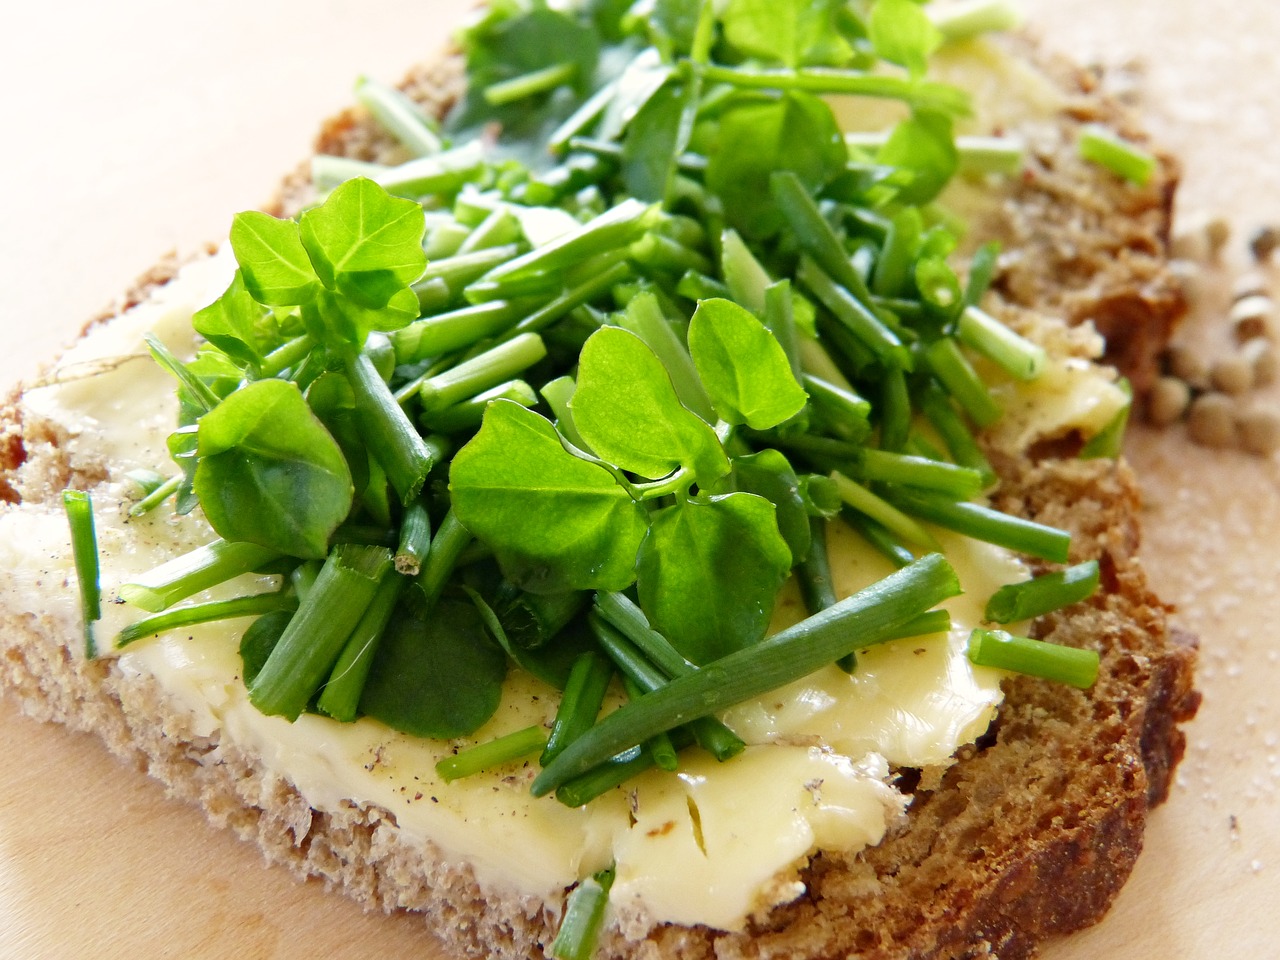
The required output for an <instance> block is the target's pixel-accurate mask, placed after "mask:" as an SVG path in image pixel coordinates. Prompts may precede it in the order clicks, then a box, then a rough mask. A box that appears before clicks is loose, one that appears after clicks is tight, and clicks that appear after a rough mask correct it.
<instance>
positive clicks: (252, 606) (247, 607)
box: [115, 593, 298, 648]
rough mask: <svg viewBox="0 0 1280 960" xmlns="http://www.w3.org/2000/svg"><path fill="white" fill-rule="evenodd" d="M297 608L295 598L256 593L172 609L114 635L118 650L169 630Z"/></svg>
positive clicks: (280, 594)
mask: <svg viewBox="0 0 1280 960" xmlns="http://www.w3.org/2000/svg"><path fill="white" fill-rule="evenodd" d="M297 606H298V599H297V597H296V596H291V595H289V594H287V593H257V594H253V595H252V596H248V597H233V598H232V599H230V600H213V601H210V602H209V603H193V604H189V605H188V606H185V607H174V608H173V609H171V610H166V611H165V612H164V613H158V614H156V615H155V616H152V617H144V618H143V619H141V620H138V621H135V622H134V623H131V624H129V626H127V627H125V628H124V629H123V630H121V631H120V632H119V633H118V634H116V640H115V645H116V647H117V648H121V647H127V646H128V645H129V644H131V643H135V642H136V641H138V640H141V639H143V638H144V637H154V636H156V635H157V634H161V633H164V632H165V631H168V630H180V629H185V628H186V627H194V626H196V625H197V624H201V623H214V622H217V621H219V620H233V619H235V618H237V617H258V616H262V615H263V614H265V613H274V612H275V611H277V610H286V611H287V610H294V609H296V608H297Z"/></svg>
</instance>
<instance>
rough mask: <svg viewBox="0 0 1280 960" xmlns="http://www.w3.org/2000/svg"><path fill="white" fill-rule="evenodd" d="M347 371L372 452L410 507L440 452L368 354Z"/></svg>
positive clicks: (357, 358) (352, 360) (351, 362)
mask: <svg viewBox="0 0 1280 960" xmlns="http://www.w3.org/2000/svg"><path fill="white" fill-rule="evenodd" d="M346 369H347V380H348V381H349V382H350V383H351V389H352V391H353V392H354V393H355V402H356V419H357V421H358V423H359V424H360V430H361V433H363V434H364V435H365V438H366V442H367V446H368V449H369V450H370V451H371V452H372V453H373V455H374V456H375V457H377V459H378V462H379V463H380V464H381V465H382V468H383V469H384V470H385V471H386V473H387V479H388V480H390V481H391V485H392V486H393V487H395V489H396V493H398V494H399V495H400V501H401V503H405V504H407V503H410V502H411V501H412V500H413V499H414V498H415V497H417V495H418V493H419V492H420V491H421V490H422V485H423V484H424V483H426V480H427V474H428V473H430V472H431V469H432V467H434V466H435V465H436V460H437V456H436V454H437V451H436V450H433V449H432V447H431V446H429V445H428V444H427V443H426V441H424V440H423V438H422V435H421V434H420V433H418V431H417V429H416V428H415V427H414V425H413V421H411V420H410V419H409V418H408V416H407V415H406V414H405V412H404V410H403V409H401V407H400V404H398V403H397V402H396V398H395V397H394V396H393V395H392V393H391V388H390V387H388V386H387V383H386V381H385V380H383V379H382V376H381V375H380V374H379V373H378V371H377V368H376V367H374V365H373V361H372V360H371V359H370V358H369V355H368V354H367V353H359V354H356V355H355V356H353V357H351V358H350V359H349V360H348V361H347V365H346Z"/></svg>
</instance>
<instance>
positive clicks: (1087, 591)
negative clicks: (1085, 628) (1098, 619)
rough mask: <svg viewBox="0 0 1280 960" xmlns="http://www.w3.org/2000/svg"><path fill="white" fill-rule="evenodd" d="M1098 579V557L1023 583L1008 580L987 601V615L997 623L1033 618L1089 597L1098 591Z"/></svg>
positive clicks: (987, 617)
mask: <svg viewBox="0 0 1280 960" xmlns="http://www.w3.org/2000/svg"><path fill="white" fill-rule="evenodd" d="M1098 582H1099V574H1098V561H1097V560H1088V561H1086V562H1084V563H1079V564H1076V565H1075V566H1074V567H1068V568H1067V569H1065V570H1057V571H1055V572H1053V573H1045V574H1041V575H1040V576H1038V577H1033V578H1032V579H1030V580H1024V581H1023V582H1021V583H1010V584H1006V585H1005V586H1003V587H1001V588H1000V589H999V590H997V591H996V592H995V593H994V594H992V596H991V599H990V600H988V601H987V609H986V613H985V614H984V617H985V618H986V619H987V620H991V621H993V622H995V623H1016V622H1017V621H1019V620H1032V619H1034V618H1035V617H1038V616H1041V615H1042V614H1046V613H1052V612H1053V611H1054V610H1061V609H1062V608H1063V607H1069V606H1071V604H1073V603H1079V602H1080V601H1082V600H1087V599H1089V598H1090V597H1091V596H1093V594H1094V593H1095V592H1096V591H1097V589H1098Z"/></svg>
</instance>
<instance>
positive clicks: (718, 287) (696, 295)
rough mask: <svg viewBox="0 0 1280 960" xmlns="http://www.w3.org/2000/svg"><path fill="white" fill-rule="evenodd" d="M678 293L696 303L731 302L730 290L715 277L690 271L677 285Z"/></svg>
mask: <svg viewBox="0 0 1280 960" xmlns="http://www.w3.org/2000/svg"><path fill="white" fill-rule="evenodd" d="M676 293H678V294H679V295H680V296H682V297H684V298H685V299H686V300H692V301H694V302H695V303H696V302H697V301H699V300H716V299H720V300H729V299H732V295H731V294H730V293H729V288H728V287H727V286H725V285H724V284H723V283H721V282H720V281H719V280H717V279H715V278H714V277H708V276H707V275H706V274H702V273H698V272H697V271H695V270H690V271H688V272H687V273H685V275H684V276H682V277H681V278H680V282H679V283H677V284H676Z"/></svg>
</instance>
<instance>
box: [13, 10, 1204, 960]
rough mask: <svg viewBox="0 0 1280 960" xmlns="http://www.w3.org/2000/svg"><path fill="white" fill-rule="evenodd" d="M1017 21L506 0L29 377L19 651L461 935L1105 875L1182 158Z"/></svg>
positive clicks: (897, 945) (759, 932)
mask: <svg viewBox="0 0 1280 960" xmlns="http://www.w3.org/2000/svg"><path fill="white" fill-rule="evenodd" d="M1009 25H1010V24H1009V18H1008V10H1007V9H1006V7H1005V6H1003V5H1002V4H990V3H977V4H973V3H966V4H954V5H951V6H943V5H938V6H937V8H936V9H935V8H934V7H933V6H925V5H919V4H916V3H914V2H911V0H875V2H869V3H844V2H831V3H817V4H814V3H809V2H794V3H792V2H785V3H782V2H772V0H771V2H760V0H729V2H727V3H717V4H711V3H699V2H694V0H652V2H649V0H642V2H640V3H636V4H631V3H627V2H608V0H598V2H594V3H585V4H582V5H578V6H570V7H568V8H563V5H555V6H552V5H548V4H544V3H541V2H537V0H529V2H515V0H509V2H499V3H495V4H493V5H492V6H491V7H490V8H489V9H488V10H487V11H485V12H483V13H482V14H480V15H479V17H478V19H477V20H476V22H475V24H474V25H473V26H472V27H471V28H470V29H469V30H468V31H467V32H466V34H465V35H464V37H463V38H462V46H463V50H462V51H461V53H459V54H457V55H451V56H449V57H447V58H445V59H443V60H441V61H438V62H436V63H433V64H431V65H430V66H428V67H425V68H423V69H422V70H420V71H419V72H416V73H414V74H413V75H412V76H411V77H410V78H409V79H408V80H407V81H406V83H405V84H404V86H403V88H402V89H390V88H384V87H381V86H379V85H378V84H376V83H372V82H368V81H364V82H362V83H361V84H360V85H359V86H358V88H357V92H358V96H359V99H360V101H361V106H360V107H359V108H356V109H353V110H352V111H351V112H349V113H347V114H345V115H343V116H341V117H338V118H336V119H334V120H333V121H331V122H330V123H329V124H328V125H327V126H326V127H325V129H324V131H323V133H322V136H321V139H320V143H319V147H318V152H317V155H316V157H315V158H314V160H313V162H312V163H311V164H310V166H309V167H308V169H307V171H306V172H305V174H299V175H295V176H294V177H291V178H290V179H289V180H288V181H287V182H286V184H285V186H284V189H283V190H282V192H281V199H280V200H279V202H278V205H277V206H276V208H275V209H273V210H272V211H271V212H270V213H265V212H250V213H242V214H240V215H238V216H237V217H236V218H235V219H234V221H233V223H232V225H231V228H230V235H229V241H228V242H227V243H226V244H224V245H223V247H222V249H221V250H220V251H219V252H218V253H217V254H216V255H211V256H209V257H207V258H203V259H200V260H197V261H194V262H191V263H187V264H185V265H183V266H182V267H181V269H180V270H179V269H176V268H175V269H166V270H164V271H161V272H158V273H157V274H155V275H153V276H152V277H151V278H149V281H148V283H147V284H146V286H145V288H144V289H143V290H141V291H140V292H139V294H138V296H137V297H136V298H135V302H134V303H133V304H132V305H131V306H130V308H129V309H128V310H126V311H124V312H122V313H121V314H120V315H119V316H116V317H114V318H112V319H110V320H109V321H106V322H104V323H98V324H95V325H93V326H91V327H90V329H88V330H87V331H86V333H85V336H84V337H83V338H82V339H81V340H80V342H79V343H77V345H76V346H75V347H73V348H72V349H71V350H70V351H68V352H67V353H66V354H65V355H64V356H63V357H62V358H61V359H60V360H59V361H58V363H57V364H56V365H55V366H54V367H52V368H51V369H50V370H49V371H48V373H47V375H46V376H45V377H44V378H43V379H42V380H41V381H40V382H38V383H36V384H32V385H29V386H27V387H26V389H24V390H23V391H22V392H20V393H18V394H15V396H14V397H13V399H12V400H11V402H10V404H9V406H8V407H7V409H6V410H5V413H4V418H5V419H4V431H5V432H4V444H3V448H2V449H3V457H4V463H3V466H4V470H5V472H4V475H3V484H4V491H5V494H6V497H7V499H8V500H9V501H10V502H9V504H8V505H7V506H6V507H5V508H4V510H3V512H0V543H2V544H3V548H2V549H3V550H4V551H6V556H5V558H4V563H3V564H2V565H0V569H2V572H0V598H2V599H0V609H2V610H3V617H4V626H3V634H2V639H0V644H2V645H3V650H4V653H5V659H4V664H5V674H4V679H5V682H6V685H7V686H9V687H10V688H11V689H12V690H13V691H14V692H15V693H16V695H17V696H18V697H20V698H21V700H22V702H23V704H24V706H25V707H26V708H27V709H28V710H30V711H31V712H33V713H35V714H37V715H40V716H46V717H52V718H56V719H58V720H61V721H63V722H65V723H68V724H70V725H72V726H76V727H81V728H85V729H91V730H94V731H95V732H97V733H99V734H100V735H101V736H102V737H103V738H104V739H105V740H106V741H107V743H108V744H109V745H110V746H111V747H112V749H114V750H116V751H117V752H119V753H122V754H125V755H130V756H135V757H137V756H140V757H143V758H145V762H146V763H147V764H148V766H149V769H150V770H151V771H152V772H153V773H154V774H155V775H157V776H158V777H160V778H161V779H163V780H164V781H165V782H166V783H168V784H169V785H170V787H171V789H173V790H174V791H175V792H176V793H178V794H179V795H182V796H186V797H190V798H192V799H194V800H197V801H198V802H199V803H201V804H202V805H203V806H204V807H205V809H206V810H207V811H208V812H209V814H210V816H211V818H212V819H214V820H215V821H218V822H221V823H225V824H228V825H231V826H232V827H233V828H234V829H236V830H237V831H238V832H240V833H241V834H242V835H245V836H248V837H252V838H253V839H255V840H256V841H257V842H258V843H259V844H260V845H261V846H262V848H263V849H264V851H266V853H267V854H268V856H269V857H271V858H272V859H274V860H277V861H280V862H283V863H286V864H289V865H291V866H293V867H294V868H295V869H297V870H298V871H300V872H303V873H307V874H313V875H318V876H321V877H324V878H326V879H327V880H329V881H332V882H333V883H335V884H336V885H338V886H341V887H342V888H343V889H344V890H345V891H346V892H347V893H348V894H349V895H351V896H353V897H355V898H357V899H358V900H359V901H361V902H362V903H364V904H366V905H368V906H370V907H376V908H381V909H387V910H392V909H408V910H413V911H419V912H421V913H423V914H424V915H426V917H427V918H428V919H429V920H430V925H431V928H432V929H433V930H434V931H435V933H436V934H438V935H440V936H441V937H443V938H444V940H445V941H446V943H447V944H448V946H449V947H450V948H451V949H454V950H457V951H459V952H460V953H465V954H469V955H476V956H504V957H526V956H541V955H554V956H559V957H585V956H589V955H591V954H592V953H593V951H594V952H596V953H598V955H600V956H619V957H621V956H653V957H658V956H662V957H666V956H680V957H711V956H716V957H722V958H727V957H746V956H788V957H815V958H816V957H828V956H856V957H865V958H904V960H905V958H908V957H910V958H934V957H937V958H944V957H945V958H953V957H954V958H959V957H973V956H982V955H992V956H999V957H1002V958H1005V960H1009V958H1017V957H1025V956H1030V955H1031V954H1033V953H1034V951H1035V949H1036V945H1037V944H1038V943H1040V942H1041V941H1042V940H1044V939H1045V938H1047V937H1050V936H1052V935H1055V934H1060V933H1065V932H1069V931H1071V930H1074V929H1077V928H1079V927H1081V926H1083V925H1086V924H1088V923H1090V922H1093V921H1095V920H1096V919H1098V918H1099V917H1100V916H1101V915H1102V913H1103V912H1104V911H1105V910H1106V908H1107V906H1108V905H1109V903H1110V901H1111V899H1112V897H1113V896H1114V894H1115V893H1116V891H1117V890H1118V889H1119V887H1120V885H1121V884H1123V882H1124V880H1125V878H1126V877H1127V875H1128V873H1129V870H1130V868H1131V866H1132V864H1133V861H1134V859H1135V857H1136V856H1137V853H1138V851H1139V849H1140V847H1141V838H1142V832H1143V827H1144V823H1145V819H1146V815H1147V811H1148V810H1149V809H1150V807H1151V806H1153V805H1154V804H1156V803H1158V802H1159V801H1160V800H1162V799H1163V798H1164V796H1165V794H1166V792H1167V790H1168V786H1169V780H1170V774H1171V771H1172V769H1173V767H1174V765H1175V764H1176V763H1177V761H1178V759H1179V757H1180V755H1181V751H1182V743H1183V741H1182V736H1181V734H1180V732H1179V731H1178V729H1177V724H1178V723H1179V722H1180V721H1183V720H1185V719H1187V718H1188V717H1189V716H1190V715H1191V714H1192V713H1193V712H1194V709H1195V705H1196V695H1195V693H1194V691H1193V688H1192V685H1191V665H1192V661H1193V651H1192V649H1191V647H1190V646H1189V645H1188V644H1187V643H1185V642H1182V641H1179V640H1178V639H1177V638H1175V637H1174V636H1172V635H1171V633H1170V631H1169V628H1168V625H1167V623H1166V619H1165V608H1164V606H1163V605H1162V604H1161V603H1160V601H1159V600H1158V599H1156V598H1155V597H1154V596H1153V595H1152V594H1151V593H1150V591H1149V589H1148V587H1147V585H1146V581H1145V578H1144V575H1143V573H1142V570H1141V568H1140V566H1139V564H1138V561H1137V555H1136V550H1137V543H1138V518H1137V509H1136V504H1137V497H1136V488H1135V486H1134V482H1133V479H1132V477H1131V476H1130V474H1129V472H1128V470H1127V468H1126V467H1125V465H1124V464H1123V462H1122V461H1121V460H1120V459H1119V458H1118V455H1119V440H1120V436H1121V435H1122V432H1123V427H1124V422H1125V418H1126V416H1127V413H1128V409H1129V406H1130V402H1131V397H1132V395H1133V393H1134V392H1135V391H1137V392H1139V393H1140V392H1142V391H1143V390H1144V389H1145V388H1146V386H1147V385H1148V384H1149V382H1150V380H1151V377H1152V375H1153V370H1154V358H1155V356H1156V355H1157V354H1158V352H1159V351H1160V349H1161V348H1162V347H1163V345H1164V343H1165V342H1166V340H1167V338H1168V334H1169V332H1170V330H1171V329H1172V326H1173V324H1174V322H1175V321H1176V319H1177V317H1178V315H1179V312H1180V309H1181V301H1180V298H1179V295H1178V293H1177V288H1176V286H1175V285H1174V284H1173V283H1172V282H1171V280H1170V279H1169V278H1168V277H1167V275H1166V273H1165V271H1164V253H1165V245H1166V242H1167V236H1166V234H1167V228H1168V220H1169V208H1170V203H1171V197H1172V189H1173V184H1174V182H1175V179H1176V172H1175V170H1174V169H1173V166H1172V164H1171V162H1170V161H1169V160H1168V159H1166V158H1163V157H1161V156H1159V155H1158V154H1154V153H1152V152H1151V151H1150V148H1149V147H1146V146H1144V145H1143V137H1142V134H1141V132H1140V131H1139V130H1137V129H1136V128H1134V127H1133V126H1132V125H1131V124H1132V121H1131V120H1130V118H1129V117H1128V116H1127V115H1126V114H1125V113H1124V112H1123V111H1122V110H1121V109H1120V108H1119V107H1118V106H1116V105H1115V104H1113V103H1111V102H1109V101H1107V100H1106V99H1104V98H1102V97H1100V96H1098V95H1096V94H1094V93H1093V92H1092V91H1091V90H1090V88H1089V86H1088V83H1087V79H1088V78H1087V77H1085V76H1083V75H1078V74H1076V73H1074V72H1073V71H1072V69H1071V68H1070V67H1068V66H1066V65H1062V64H1054V63H1046V62H1043V61H1041V60H1038V59H1037V58H1036V55H1035V53H1034V51H1032V50H1031V49H1030V48H1029V47H1027V46H1024V45H1022V44H1021V43H1020V42H1019V41H1017V40H1008V39H1006V40H990V39H987V38H986V37H985V34H987V33H989V32H990V31H991V30H992V29H1000V28H1004V27H1007V26H1009ZM1117 367H1118V368H1119V370H1117ZM77 584H78V589H77Z"/></svg>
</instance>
